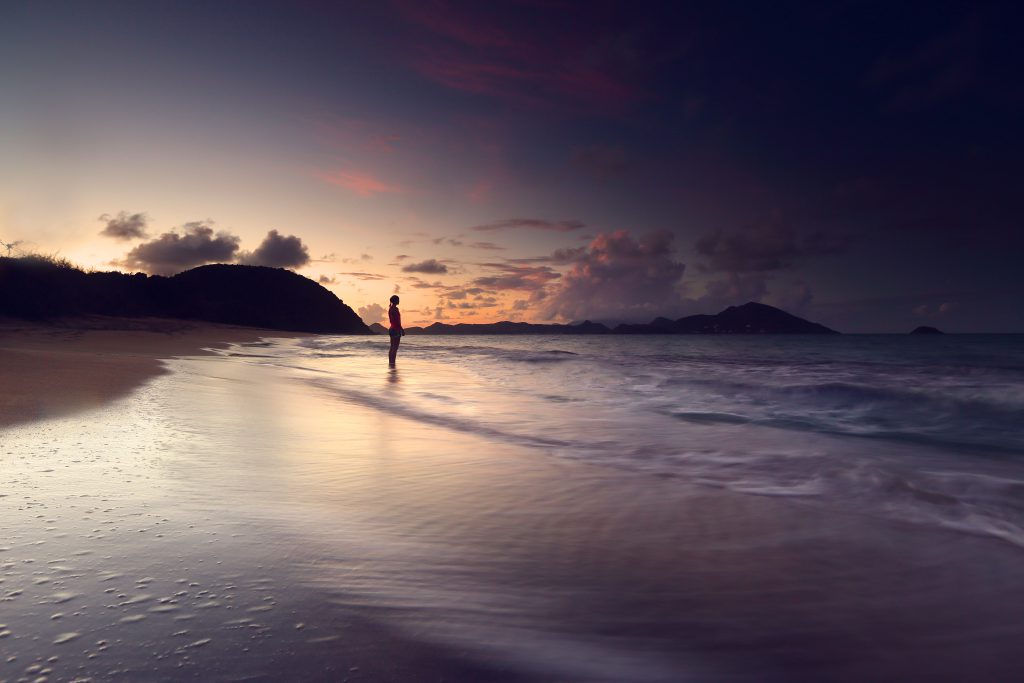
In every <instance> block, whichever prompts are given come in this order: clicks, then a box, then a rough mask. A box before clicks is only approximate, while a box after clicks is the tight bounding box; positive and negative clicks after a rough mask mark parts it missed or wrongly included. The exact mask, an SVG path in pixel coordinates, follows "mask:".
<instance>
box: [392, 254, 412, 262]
mask: <svg viewBox="0 0 1024 683" xmlns="http://www.w3.org/2000/svg"><path fill="white" fill-rule="evenodd" d="M407 258H409V255H408V254H399V255H398V256H396V257H395V260H396V261H404V260H405V259H407Z"/></svg>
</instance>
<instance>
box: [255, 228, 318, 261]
mask: <svg viewBox="0 0 1024 683" xmlns="http://www.w3.org/2000/svg"><path fill="white" fill-rule="evenodd" d="M238 262H239V263H244V264H245V265H249V266H268V267H270V268H299V267H301V266H304V265H306V264H307V263H309V249H308V248H306V245H305V244H303V243H302V240H301V239H299V238H298V237H296V236H295V235H288V236H284V235H281V234H280V233H279V232H278V231H277V230H271V231H270V232H268V233H267V236H266V237H265V238H263V241H262V242H260V245H259V246H258V247H256V249H255V250H254V251H251V252H247V253H243V254H241V255H239V257H238Z"/></svg>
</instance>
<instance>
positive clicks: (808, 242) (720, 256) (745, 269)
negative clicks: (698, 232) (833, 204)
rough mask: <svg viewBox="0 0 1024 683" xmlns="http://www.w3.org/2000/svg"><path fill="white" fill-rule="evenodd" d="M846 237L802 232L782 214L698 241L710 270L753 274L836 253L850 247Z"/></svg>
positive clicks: (700, 251) (789, 266) (706, 265)
mask: <svg viewBox="0 0 1024 683" xmlns="http://www.w3.org/2000/svg"><path fill="white" fill-rule="evenodd" d="M847 245H848V241H847V240H846V238H845V237H842V236H838V235H828V234H826V233H823V232H820V231H819V232H813V233H809V234H803V235H801V234H798V233H797V231H796V230H794V229H793V228H792V227H790V226H788V225H786V224H784V223H782V221H781V220H779V217H778V216H775V217H774V218H773V219H772V220H770V221H768V222H766V223H763V224H761V225H758V226H756V227H754V228H751V229H748V230H743V231H740V232H733V233H726V232H723V231H721V230H719V231H716V232H714V233H711V234H708V235H705V236H703V237H701V238H700V239H698V240H697V244H696V247H697V253H699V254H700V255H701V256H704V257H707V259H708V260H707V262H705V263H703V264H701V268H702V269H703V270H706V271H712V272H714V271H718V272H733V273H751V272H765V271H771V270H783V269H786V268H791V267H793V266H794V265H795V263H796V262H797V261H800V260H801V259H805V258H807V257H810V256H821V255H826V254H836V253H839V252H842V251H844V250H845V249H846V247H847Z"/></svg>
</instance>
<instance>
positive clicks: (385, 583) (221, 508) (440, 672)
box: [0, 335, 1024, 683]
mask: <svg viewBox="0 0 1024 683" xmlns="http://www.w3.org/2000/svg"><path fill="white" fill-rule="evenodd" d="M166 365H167V369H168V371H169V372H168V373H167V374H165V375H162V376H160V377H157V378H155V379H153V380H152V381H150V382H149V383H148V384H146V385H145V386H144V387H142V388H141V389H139V390H138V391H136V392H135V393H134V394H132V395H131V396H128V397H126V398H124V399H121V400H118V401H116V402H114V403H111V404H107V405H105V406H102V407H98V408H96V409H95V410H92V411H89V412H86V413H81V414H76V415H72V416H67V417H61V418H55V419H51V420H47V421H43V422H38V423H31V424H26V425H22V426H18V427H12V428H9V429H7V430H5V431H3V432H2V433H0V458H2V464H3V467H2V468H0V512H2V515H0V653H2V654H3V658H0V680H3V679H10V680H18V679H20V678H21V677H28V676H30V675H31V676H34V677H38V676H40V675H42V676H50V679H51V680H73V679H75V678H78V679H81V678H91V679H92V680H130V681H140V680H141V681H147V680H154V681H157V680H203V681H221V680H223V681H236V680H268V681H278V680H303V681H306V680H309V681H320V680H323V681H339V680H351V681H357V680H365V681H383V680H391V681H437V680H447V681H474V682H475V681H494V682H504V681H580V682H583V681H628V682H634V681H635V682H662V681H699V682H705V681H751V682H754V681H757V682H762V681H769V682H780V683H782V682H788V681H864V680H871V681H907V680H928V681H962V680H1017V679H1019V678H1020V676H1021V675H1024V651H1022V650H1021V648H1020V642H1021V641H1022V639H1024V620H1022V619H1021V614H1020V605H1021V604H1024V582H1021V580H1020V577H1021V576H1022V575H1024V337H1022V336H971V335H948V336H943V337H910V336H882V335H879V336H871V335H844V336H822V337H796V336H779V337H775V336H749V337H746V336H744V337H732V336H714V337H711V336H708V337H697V336H679V337H667V336H666V337H661V336H646V337H635V336H629V337H624V336H623V337H619V336H593V337H591V336H581V337H571V336H557V337H556V336H550V337H549V336H522V337H519V336H515V337H513V336H479V337H471V336H458V337H441V336H406V337H405V338H404V339H403V342H402V346H401V349H400V352H399V355H398V364H397V367H396V368H394V369H389V368H388V367H387V339H386V338H385V337H332V336H318V337H299V338H289V339H276V338H268V339H264V340H262V341H260V342H256V343H246V344H237V345H233V346H230V347H227V348H223V349H218V350H216V351H215V352H214V355H210V356H202V357H182V358H175V359H172V360H169V361H167V363H166Z"/></svg>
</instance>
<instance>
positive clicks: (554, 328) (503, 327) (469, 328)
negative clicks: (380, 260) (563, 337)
mask: <svg viewBox="0 0 1024 683" xmlns="http://www.w3.org/2000/svg"><path fill="white" fill-rule="evenodd" d="M405 332H406V334H607V333H608V332H609V330H608V328H607V327H605V326H604V325H602V324H600V323H592V322H590V321H589V320H585V321H583V322H582V323H580V324H579V325H559V324H535V323H517V322H510V321H508V320H503V321H502V322H500V323H485V324H476V323H459V324H457V325H448V324H447V323H434V324H433V325H428V326H427V327H407V328H405Z"/></svg>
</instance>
